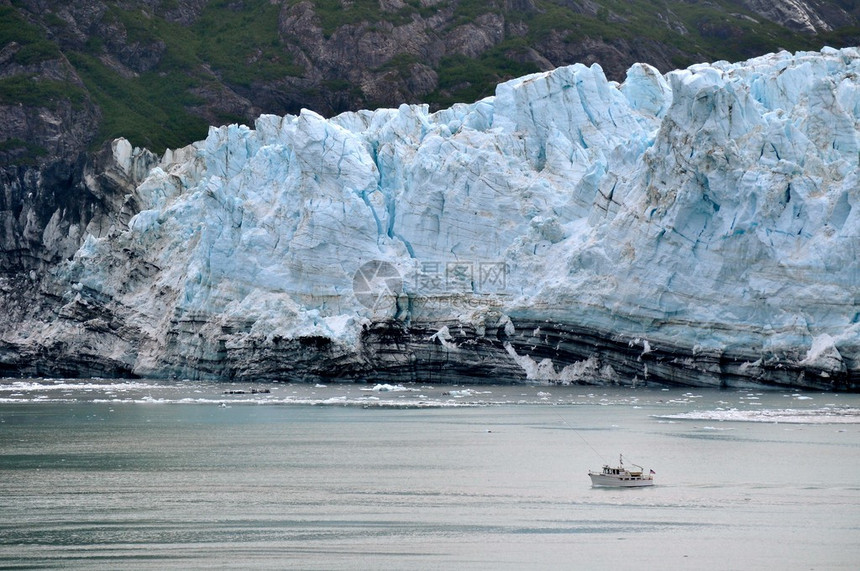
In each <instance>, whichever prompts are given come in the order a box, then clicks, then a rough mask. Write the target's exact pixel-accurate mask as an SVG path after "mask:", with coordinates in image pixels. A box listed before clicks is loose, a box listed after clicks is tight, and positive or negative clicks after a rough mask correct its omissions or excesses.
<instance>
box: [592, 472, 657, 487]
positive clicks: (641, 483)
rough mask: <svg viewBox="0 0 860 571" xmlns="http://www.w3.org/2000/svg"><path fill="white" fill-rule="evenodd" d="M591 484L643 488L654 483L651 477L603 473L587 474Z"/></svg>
mask: <svg viewBox="0 0 860 571" xmlns="http://www.w3.org/2000/svg"><path fill="white" fill-rule="evenodd" d="M589 476H590V477H591V485H592V486H602V487H607V488H644V487H647V486H653V485H654V479H653V478H635V479H621V478H615V477H613V476H605V475H603V474H589Z"/></svg>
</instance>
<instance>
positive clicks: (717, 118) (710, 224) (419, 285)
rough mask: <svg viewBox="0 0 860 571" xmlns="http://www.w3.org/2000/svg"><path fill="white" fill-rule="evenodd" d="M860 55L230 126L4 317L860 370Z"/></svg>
mask: <svg viewBox="0 0 860 571" xmlns="http://www.w3.org/2000/svg"><path fill="white" fill-rule="evenodd" d="M858 77H860V50H858V49H857V48H846V49H841V50H835V49H830V48H825V49H823V50H822V51H821V52H800V53H796V54H790V53H788V52H780V53H775V54H768V55H766V56H762V57H759V58H755V59H751V60H749V61H746V62H740V63H729V62H715V63H712V64H698V65H694V66H691V67H689V68H687V69H683V70H677V71H673V72H670V73H668V74H666V75H661V74H660V73H659V72H658V71H657V70H656V69H654V68H653V67H651V66H649V65H646V64H637V65H634V66H633V67H632V68H630V70H629V71H628V73H627V78H626V80H625V82H624V83H622V84H618V83H615V82H611V81H608V80H607V79H606V77H605V76H604V74H603V71H602V69H601V68H600V67H599V65H596V64H595V65H592V66H591V67H586V66H583V65H579V64H577V65H572V66H569V67H564V68H559V69H556V70H553V71H550V72H545V73H539V74H534V75H529V76H526V77H522V78H518V79H515V80H511V81H508V82H506V83H503V84H501V85H499V86H498V87H497V89H496V92H495V95H494V96H492V97H488V98H486V99H483V100H481V101H477V102H475V103H472V104H458V105H455V106H453V107H451V108H449V109H444V110H441V111H438V112H434V113H430V112H429V111H428V107H427V106H425V105H402V106H400V107H399V108H397V109H379V110H375V111H359V112H350V113H345V114H342V115H339V116H336V117H332V118H330V119H325V118H323V117H322V116H320V115H318V114H316V113H314V112H312V111H307V110H305V111H302V112H301V113H300V114H299V115H298V116H291V115H290V116H285V117H278V116H271V115H263V116H261V117H259V118H258V119H257V120H256V122H255V124H254V126H253V128H251V127H249V126H245V125H229V126H223V127H218V128H215V127H212V128H210V130H209V134H208V136H207V138H206V139H205V140H203V141H199V142H196V143H194V144H193V145H189V146H188V147H185V148H182V149H175V150H169V151H167V152H166V153H165V154H164V156H162V157H160V159H158V161H157V164H155V165H154V166H152V168H151V170H149V172H148V175H147V176H146V177H145V180H143V182H142V183H141V184H139V185H137V186H136V187H134V188H131V189H129V195H128V197H127V200H126V208H131V209H132V210H133V217H131V219H130V220H129V221H128V224H127V225H118V226H116V227H113V228H111V229H110V231H108V232H104V233H102V234H101V235H95V234H90V235H88V236H87V237H86V239H85V240H83V243H82V245H81V247H80V248H79V249H78V250H77V252H76V253H75V254H74V257H73V258H72V259H71V260H69V261H68V262H66V263H63V264H61V265H59V266H58V267H56V268H55V269H54V270H53V274H52V276H51V278H50V285H49V286H44V287H45V288H47V291H48V292H49V294H50V296H51V297H52V299H55V300H57V302H56V309H55V310H54V311H50V312H42V313H38V312H29V313H27V312H23V313H26V314H27V316H28V317H26V319H23V318H22V321H20V322H19V323H17V324H16V325H15V326H14V327H11V328H7V329H6V331H4V332H3V333H2V334H0V335H2V337H0V340H1V341H2V345H3V346H4V347H6V348H7V350H6V354H8V353H9V349H8V348H10V347H12V348H16V349H17V350H18V351H19V353H20V354H22V355H28V356H29V357H28V359H34V360H38V359H57V360H62V359H67V360H68V361H69V362H71V361H75V362H79V363H80V362H85V363H88V364H89V365H87V367H88V368H87V367H84V368H83V369H81V370H82V371H83V373H84V374H85V373H86V372H87V371H89V372H90V373H92V372H93V371H95V372H96V373H98V372H107V373H110V374H116V375H129V376H142V377H155V378H157V377H175V378H193V379H198V378H200V379H248V380H260V379H285V380H288V379H308V380H311V379H313V380H319V379H324V378H344V379H361V380H367V381H370V382H386V383H397V382H406V381H422V382H443V381H452V380H457V379H461V378H463V377H464V376H468V377H472V378H478V377H480V378H484V379H487V380H492V381H505V380H530V381H537V382H558V383H568V382H589V383H615V384H638V383H646V382H660V383H669V384H682V385H699V386H724V387H725V386H753V385H755V386H761V385H784V386H795V387H806V388H822V389H834V390H856V389H857V383H858V376H860V303H858V302H859V301H860V265H858V257H860V80H858ZM142 153H144V151H143V150H141V149H133V148H132V146H131V145H130V144H129V143H128V142H127V141H125V140H122V139H119V140H116V141H114V143H113V157H114V159H115V161H116V164H117V168H119V169H120V170H124V171H126V172H127V171H130V170H134V169H135V168H138V169H139V164H140V161H139V160H138V158H139V157H140V156H141V154H142ZM23 313H22V314H23ZM22 370H23V368H22Z"/></svg>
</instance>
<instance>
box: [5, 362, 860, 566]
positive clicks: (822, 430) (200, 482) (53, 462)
mask: <svg viewBox="0 0 860 571" xmlns="http://www.w3.org/2000/svg"><path fill="white" fill-rule="evenodd" d="M252 388H260V389H266V390H268V391H269V392H259V393H257V394H251V392H250V391H251V389H252ZM228 389H229V390H235V391H245V394H224V391H225V390H228ZM858 447H860V396H858V395H835V394H822V393H806V394H800V393H792V392H782V391H777V392H764V393H762V392H754V391H730V392H726V391H722V392H721V391H705V390H693V391H690V390H675V389H673V390H668V391H667V390H660V389H654V388H648V389H637V390H632V389H603V388H594V387H575V386H574V387H533V386H513V387H512V386H492V387H488V386H471V387H469V386H460V387H441V386H440V387H426V386H425V387H414V388H413V387H402V386H393V387H392V386H386V385H377V386H371V385H367V386H365V385H331V386H327V387H323V386H313V385H289V384H273V385H260V386H258V387H253V386H251V385H224V384H216V383H192V382H181V381H177V382H163V383H158V382H143V381H112V380H96V381H47V380H44V381H39V380H11V379H9V380H0V490H2V492H0V568H12V567H16V568H17V567H27V568H32V567H45V568H59V567H62V568H86V569H99V568H101V569H135V568H140V569H165V568H173V569H191V568H211V567H224V568H273V569H285V568H291V569H409V568H411V569H608V568H611V567H614V568H620V569H632V568H651V569H655V568H658V569H751V568H755V567H759V566H760V567H763V568H768V569H775V568H780V569H857V566H858V561H860V454H858V452H860V449H858ZM620 452H621V453H624V454H625V458H626V459H628V461H631V462H636V463H638V464H642V465H644V466H645V467H646V468H652V469H654V470H655V471H656V473H657V475H656V478H657V484H658V485H656V486H655V487H653V488H647V489H628V490H611V489H609V490H607V489H596V488H592V487H591V485H590V481H589V479H588V477H587V471H588V470H589V469H598V468H600V466H601V465H602V463H603V461H604V459H605V460H606V461H608V462H611V463H614V462H615V460H616V459H617V454H618V453H620Z"/></svg>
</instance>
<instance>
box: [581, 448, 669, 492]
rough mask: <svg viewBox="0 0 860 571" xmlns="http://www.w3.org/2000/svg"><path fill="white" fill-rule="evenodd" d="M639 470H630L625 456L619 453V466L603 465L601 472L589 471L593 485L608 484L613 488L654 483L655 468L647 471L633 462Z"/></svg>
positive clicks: (637, 486) (638, 486)
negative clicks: (625, 463)
mask: <svg viewBox="0 0 860 571" xmlns="http://www.w3.org/2000/svg"><path fill="white" fill-rule="evenodd" d="M632 466H635V467H636V468H638V470H629V469H627V468H625V467H624V458H623V457H622V455H620V454H619V455H618V466H610V465H609V464H604V465H603V470H602V471H601V472H593V471H591V470H589V471H588V475H589V476H590V477H591V485H592V486H608V487H612V488H641V487H643V486H653V485H654V470H649V471H648V473H647V474H646V473H645V470H644V468H642V466H639V465H637V464H632Z"/></svg>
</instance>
